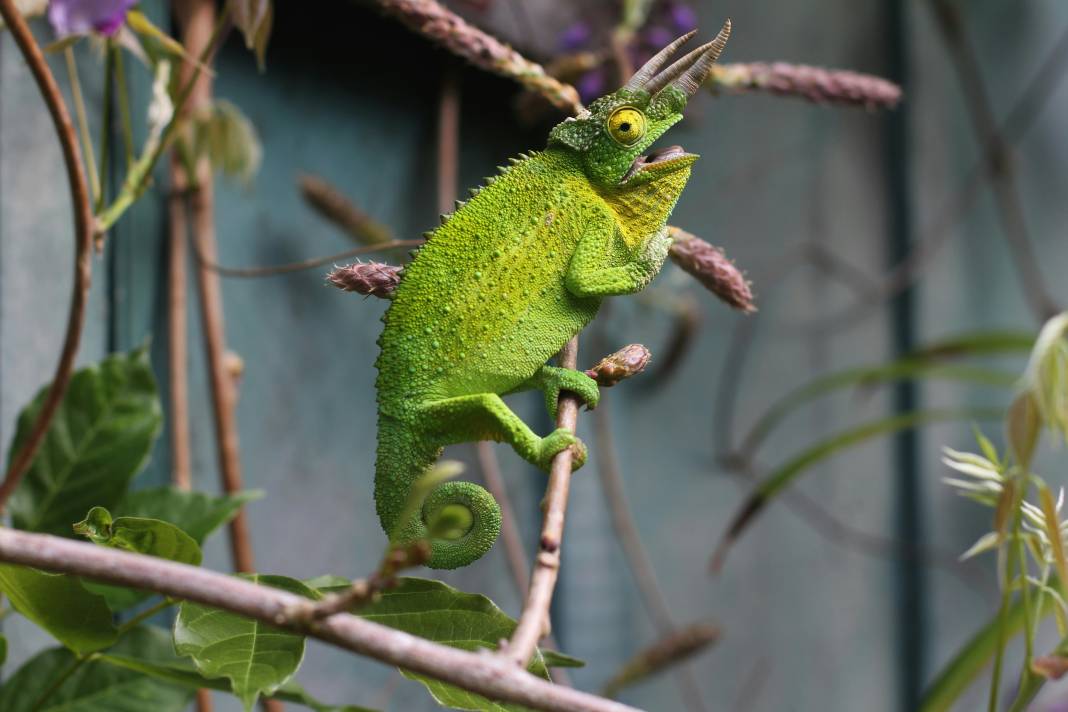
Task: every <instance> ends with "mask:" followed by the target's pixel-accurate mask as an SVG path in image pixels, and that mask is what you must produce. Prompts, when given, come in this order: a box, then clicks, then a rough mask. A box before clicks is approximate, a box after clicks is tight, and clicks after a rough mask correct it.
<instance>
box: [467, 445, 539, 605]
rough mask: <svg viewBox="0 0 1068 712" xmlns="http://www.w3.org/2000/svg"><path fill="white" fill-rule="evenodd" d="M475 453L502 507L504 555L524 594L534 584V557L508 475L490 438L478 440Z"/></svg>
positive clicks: (484, 478)
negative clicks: (530, 557)
mask: <svg viewBox="0 0 1068 712" xmlns="http://www.w3.org/2000/svg"><path fill="white" fill-rule="evenodd" d="M475 453H476V455H477V456H478V467H479V469H480V470H481V471H482V480H483V481H484V482H485V484H486V489H487V490H488V491H489V493H490V494H491V495H493V498H494V499H495V500H497V504H498V505H500V508H501V541H502V543H503V544H504V555H505V559H507V561H508V570H509V571H510V572H511V574H512V581H513V583H515V589H516V591H517V592H518V593H519V595H520V596H522V595H523V594H524V593H526V591H527V588H528V587H529V586H530V561H528V560H527V553H526V550H525V549H524V548H523V539H522V537H521V536H520V534H519V526H518V521H517V520H516V517H515V510H514V509H512V502H511V499H510V498H509V497H508V490H507V489H505V486H504V478H503V477H501V463H500V460H498V459H497V453H496V452H494V451H493V443H490V442H488V441H485V440H482V441H479V442H478V443H476V444H475Z"/></svg>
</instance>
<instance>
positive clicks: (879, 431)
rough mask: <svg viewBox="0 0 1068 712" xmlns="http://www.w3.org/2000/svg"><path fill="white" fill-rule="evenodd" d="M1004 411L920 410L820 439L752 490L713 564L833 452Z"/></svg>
mask: <svg viewBox="0 0 1068 712" xmlns="http://www.w3.org/2000/svg"><path fill="white" fill-rule="evenodd" d="M1001 415H1002V412H1001V411H1000V410H997V409H986V408H970V409H961V410H918V411H913V412H910V413H900V414H898V415H892V416H889V417H886V418H880V419H878V420H874V421H871V422H868V423H864V424H862V425H859V426H857V427H855V428H850V429H849V430H845V431H842V432H839V433H835V434H834V435H831V436H830V437H828V438H825V439H823V440H820V441H819V442H817V443H816V444H815V445H812V446H811V447H809V448H807V449H806V450H804V451H802V452H801V453H800V454H798V455H796V456H794V457H793V458H791V459H790V460H788V461H787V462H786V463H785V464H784V465H781V466H780V467H778V468H777V469H775V470H774V471H773V472H772V473H771V474H769V475H768V476H767V477H765V478H764V479H763V480H761V481H760V482H759V483H758V484H757V486H756V488H755V489H754V490H753V492H752V494H750V495H749V497H747V498H746V500H745V502H743V503H742V506H741V507H739V509H738V511H737V513H736V514H735V515H734V517H733V518H732V519H731V522H730V524H729V525H728V527H727V532H726V534H725V535H724V536H723V539H722V541H721V542H720V544H719V546H718V547H717V549H716V552H715V553H714V554H713V557H712V565H713V568H718V567H719V566H720V565H721V564H722V562H723V560H724V558H725V557H726V554H727V550H728V549H729V548H730V546H731V545H732V544H733V543H734V542H735V541H737V540H738V538H739V537H740V536H741V535H742V533H743V532H744V531H745V530H746V529H747V528H748V527H749V525H750V524H752V523H753V521H754V520H755V519H756V517H757V515H758V514H759V513H760V512H761V511H762V510H763V509H764V507H766V506H767V505H768V503H769V502H771V501H772V500H773V499H774V498H775V497H776V496H777V495H778V494H779V493H780V492H782V491H783V490H784V489H786V487H787V486H789V485H790V484H792V483H793V482H794V480H796V479H797V478H798V477H800V476H801V475H802V474H804V473H805V472H806V471H808V470H809V469H811V468H812V466H813V465H815V464H817V463H819V462H822V461H823V460H826V459H828V458H829V457H831V456H832V455H836V454H837V453H839V452H841V451H842V450H846V449H848V448H850V447H853V446H855V445H860V444H862V443H865V442H867V441H869V440H871V439H873V438H876V437H880V436H882V435H888V434H890V433H896V432H899V431H901V430H909V429H911V428H918V427H920V426H923V425H928V424H930V423H939V422H945V421H953V420H983V419H998V418H1000V417H1001Z"/></svg>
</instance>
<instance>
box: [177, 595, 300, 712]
mask: <svg viewBox="0 0 1068 712" xmlns="http://www.w3.org/2000/svg"><path fill="white" fill-rule="evenodd" d="M243 578H247V579H248V580H249V581H252V582H253V583H256V584H260V585H264V586H272V587H274V588H279V589H282V590H284V591H289V592H290V593H296V594H298V595H301V596H306V597H308V598H313V599H316V598H319V597H320V594H319V593H318V592H316V591H315V590H314V589H311V588H308V587H307V586H305V585H304V584H303V583H301V582H300V581H297V580H295V579H291V578H286V577H284V576H265V575H262V574H252V575H249V576H246V577H243ZM174 649H175V651H176V652H177V653H178V654H179V655H188V656H190V657H192V658H193V662H194V664H195V665H196V667H197V669H198V670H200V672H201V673H203V674H204V675H205V676H207V677H226V678H229V679H230V682H231V689H232V690H233V693H234V694H235V695H237V697H238V698H239V699H240V700H241V701H242V702H243V703H244V705H245V708H246V709H251V707H252V705H253V704H255V702H256V699H257V698H258V697H259V696H260V695H267V696H270V695H272V694H274V693H275V691H276V690H278V689H279V688H280V687H281V686H282V685H283V684H285V683H286V682H287V681H288V680H289V679H290V678H291V677H292V676H293V674H294V673H296V671H297V668H299V667H300V663H301V660H303V658H304V637H303V636H301V635H297V634H296V633H290V632H288V631H285V630H282V629H280V628H275V627H273V626H268V625H265V624H263V623H260V622H259V621H255V620H252V619H250V618H245V617H243V616H238V615H235V614H233V613H228V612H226V611H221V610H219V609H217V608H210V607H208V606H202V605H199V604H196V603H190V602H188V601H186V602H184V603H182V605H181V607H180V608H179V609H178V617H177V619H176V620H175V622H174Z"/></svg>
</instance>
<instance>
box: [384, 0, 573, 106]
mask: <svg viewBox="0 0 1068 712" xmlns="http://www.w3.org/2000/svg"><path fill="white" fill-rule="evenodd" d="M375 4H376V5H378V7H379V8H381V10H382V11H383V12H384V13H385V14H387V15H389V16H390V17H393V18H395V19H397V20H399V21H400V22H401V24H403V25H404V26H405V27H407V28H408V29H410V30H412V31H413V32H418V33H419V34H421V35H423V36H424V37H426V38H428V39H430V40H431V41H433V42H435V43H436V44H440V45H442V46H443V47H444V48H445V49H447V50H449V51H450V52H452V53H453V54H455V55H457V56H459V57H462V58H464V59H466V60H467V61H468V62H470V63H471V64H473V65H475V66H476V67H478V68H479V69H484V70H486V71H487V72H492V73H493V74H499V75H501V76H504V77H508V78H510V79H513V80H515V81H517V82H519V83H520V84H522V85H523V86H524V87H526V88H527V89H530V90H532V91H535V92H537V93H538V94H541V95H542V96H543V97H545V98H546V99H548V100H549V102H550V103H552V104H553V105H554V106H556V107H558V108H560V109H563V110H565V111H569V112H571V113H573V114H577V113H578V112H579V111H582V102H581V101H580V100H579V95H578V92H577V91H576V90H575V87H573V86H571V85H570V84H564V83H563V82H561V81H559V80H557V79H555V78H553V77H551V76H549V75H548V74H547V73H546V72H545V70H544V69H543V68H542V67H541V65H539V64H537V63H535V62H531V61H530V60H529V59H527V58H525V57H523V55H521V54H519V53H518V52H516V51H515V50H514V49H512V48H511V47H509V46H508V45H506V44H504V43H503V42H501V41H500V40H499V39H497V38H496V37H494V36H492V35H490V34H487V33H485V32H483V31H482V30H480V29H478V28H477V27H474V26H472V25H469V24H468V23H467V22H466V21H465V20H464V19H463V18H461V17H460V16H459V15H456V14H455V13H453V12H452V11H450V10H448V9H447V8H445V7H443V6H442V5H440V4H439V3H437V2H434V0H375Z"/></svg>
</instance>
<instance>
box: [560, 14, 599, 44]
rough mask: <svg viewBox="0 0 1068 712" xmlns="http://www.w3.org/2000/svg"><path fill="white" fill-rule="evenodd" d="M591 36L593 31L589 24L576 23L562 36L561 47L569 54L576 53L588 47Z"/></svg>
mask: <svg viewBox="0 0 1068 712" xmlns="http://www.w3.org/2000/svg"><path fill="white" fill-rule="evenodd" d="M591 36H593V30H591V29H590V26H589V23H586V22H581V21H580V22H576V23H575V24H573V25H571V27H568V28H567V29H566V30H564V31H563V33H562V34H561V35H560V47H561V48H562V49H564V50H565V51H567V52H574V51H575V50H579V49H582V48H583V47H585V46H586V45H588V44H589V43H590V37H591Z"/></svg>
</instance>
